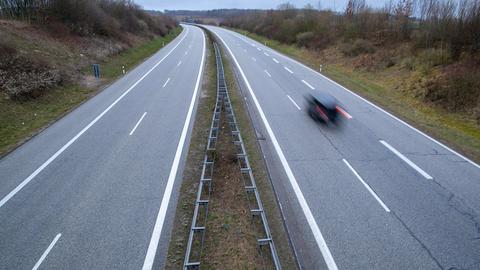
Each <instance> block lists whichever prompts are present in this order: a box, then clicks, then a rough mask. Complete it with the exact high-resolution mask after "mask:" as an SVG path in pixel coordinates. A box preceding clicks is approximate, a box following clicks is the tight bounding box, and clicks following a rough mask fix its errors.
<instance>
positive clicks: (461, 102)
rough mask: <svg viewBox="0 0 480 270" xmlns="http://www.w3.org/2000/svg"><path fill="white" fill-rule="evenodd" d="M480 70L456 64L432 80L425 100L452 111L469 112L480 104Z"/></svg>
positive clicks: (427, 88) (429, 82) (468, 65)
mask: <svg viewBox="0 0 480 270" xmlns="http://www.w3.org/2000/svg"><path fill="white" fill-rule="evenodd" d="M478 78H480V69H478V68H475V67H472V66H471V65H470V64H455V65H451V66H449V67H447V68H445V69H444V70H443V72H442V74H441V75H440V76H438V77H435V78H432V79H430V80H429V81H428V82H427V84H426V88H425V94H424V99H425V100H427V101H430V102H434V103H436V104H439V105H441V106H443V107H445V108H447V109H449V110H452V111H469V112H471V110H472V109H473V108H475V107H478V106H479V103H480V81H479V80H478Z"/></svg>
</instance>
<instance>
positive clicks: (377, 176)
mask: <svg viewBox="0 0 480 270" xmlns="http://www.w3.org/2000/svg"><path fill="white" fill-rule="evenodd" d="M209 29H211V30H212V31H213V32H214V33H215V34H216V36H217V37H218V38H219V39H220V41H221V42H220V43H222V44H223V45H224V48H225V49H226V53H227V55H230V56H231V58H232V61H233V62H234V64H235V65H236V68H237V73H238V75H239V78H240V80H241V81H242V83H243V85H242V87H243V93H244V95H245V98H246V100H247V105H248V108H249V110H250V112H251V114H252V118H253V120H254V125H255V128H256V129H257V133H258V136H259V138H265V140H261V146H262V150H263V152H264V154H265V156H266V160H267V165H268V167H269V171H270V173H271V174H272V180H273V183H274V186H275V189H276V191H277V194H278V196H279V201H280V203H281V205H282V209H283V212H284V214H285V218H286V224H287V226H288V229H289V231H290V234H291V238H292V242H293V244H294V246H295V247H296V251H297V254H298V258H299V261H300V264H301V265H302V267H303V268H304V269H322V268H323V269H326V268H328V269H330V270H332V269H337V268H338V269H480V217H479V213H480V166H479V165H477V164H475V163H473V162H471V161H470V160H468V159H466V158H464V157H462V156H460V155H459V154H457V153H455V152H453V151H451V150H449V149H448V148H446V147H445V146H443V145H441V144H440V143H437V142H436V141H435V140H433V139H431V138H429V137H428V136H426V135H424V134H422V133H420V132H419V131H417V130H416V129H414V128H413V127H411V126H409V125H408V124H406V123H404V122H402V121H401V120H399V119H397V118H396V117H394V116H392V115H390V114H388V113H387V112H385V111H384V110H382V109H381V108H379V107H377V106H375V105H374V104H372V103H370V102H368V101H367V100H364V99H363V98H361V97H359V96H357V95H356V94H354V93H352V92H350V91H349V90H347V89H345V88H343V87H341V86H340V85H338V84H336V83H334V82H332V81H330V80H329V79H327V78H325V77H323V76H322V75H320V74H319V73H317V72H315V71H313V70H311V69H309V68H308V67H306V66H304V65H302V64H300V63H298V62H296V61H294V60H292V59H290V58H288V57H286V56H284V55H282V54H280V53H278V52H276V51H274V50H272V49H270V48H268V47H266V46H264V45H263V44H260V43H258V42H256V41H253V40H251V39H249V38H247V37H245V36H242V35H240V34H238V33H234V32H232V31H229V30H225V29H221V28H217V27H209ZM313 91H325V92H328V93H330V94H332V95H334V96H335V97H337V98H338V100H340V101H341V102H342V103H343V105H344V106H345V108H346V109H347V113H348V114H349V116H348V117H346V118H349V119H346V120H345V121H344V123H343V125H342V127H341V128H326V127H323V126H320V125H318V124H317V123H314V122H313V121H312V120H311V119H310V117H309V116H308V115H307V114H306V113H305V108H304V96H306V95H307V94H308V93H311V92H313ZM350 117H351V118H350Z"/></svg>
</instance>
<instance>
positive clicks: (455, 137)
mask: <svg viewBox="0 0 480 270" xmlns="http://www.w3.org/2000/svg"><path fill="white" fill-rule="evenodd" d="M232 30H234V31H236V32H238V33H241V34H243V35H246V36H248V37H250V38H252V39H254V40H256V41H258V42H261V43H263V44H266V45H267V46H269V47H271V48H272V49H275V50H277V51H279V52H281V53H283V54H285V55H288V56H290V57H292V58H294V59H296V60H298V61H300V62H302V63H304V64H305V65H307V66H309V67H311V68H313V69H315V70H318V68H319V66H320V64H322V65H323V66H324V67H323V71H322V72H323V74H324V75H326V76H327V77H329V78H331V79H333V80H334V81H336V82H338V83H339V84H341V85H343V86H345V87H347V88H349V89H351V90H352V91H355V92H356V93H358V94H360V95H361V96H364V97H365V98H367V99H369V100H371V101H372V102H374V103H376V104H377V105H380V106H381V107H383V108H384V109H386V110H388V111H390V112H392V113H393V114H395V115H397V116H399V117H400V118H402V119H404V120H406V121H407V122H409V123H410V124H412V125H413V126H415V127H417V128H419V129H420V130H422V131H424V132H425V133H427V134H430V135H431V136H433V137H435V138H437V139H439V140H440V141H442V142H444V143H445V144H447V145H449V146H451V147H452V148H454V149H456V150H458V151H459V152H461V153H464V154H465V155H466V156H468V157H470V158H472V159H473V160H475V161H477V162H480V128H479V126H478V124H477V123H475V121H474V120H472V119H471V118H470V117H468V116H467V115H464V114H461V113H451V112H448V111H447V110H445V109H442V108H440V107H438V106H433V105H429V104H427V103H425V102H422V101H421V100H419V99H417V98H415V97H413V96H411V95H406V94H405V93H404V92H401V91H395V89H394V88H395V87H394V83H393V82H394V81H395V83H398V80H399V78H398V77H396V76H397V74H398V73H397V72H395V71H392V72H391V74H386V73H382V74H375V73H370V72H366V71H358V70H354V69H353V68H352V67H351V66H348V65H346V64H342V63H340V62H337V63H335V62H332V63H322V62H321V61H322V60H321V57H319V55H318V54H317V53H316V52H314V51H310V50H307V49H303V48H298V47H297V46H294V45H286V44H282V43H280V42H278V41H275V40H271V39H268V38H265V37H262V36H259V35H256V34H253V33H250V32H247V31H243V30H239V29H232Z"/></svg>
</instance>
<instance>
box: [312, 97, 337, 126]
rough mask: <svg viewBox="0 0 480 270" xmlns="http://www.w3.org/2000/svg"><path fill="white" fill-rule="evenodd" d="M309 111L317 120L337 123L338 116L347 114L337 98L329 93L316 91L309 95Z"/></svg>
mask: <svg viewBox="0 0 480 270" xmlns="http://www.w3.org/2000/svg"><path fill="white" fill-rule="evenodd" d="M307 106H308V107H307V112H308V114H309V115H310V116H311V117H312V118H313V119H314V120H316V121H320V122H322V123H325V124H329V123H332V124H336V123H337V122H338V116H339V115H340V114H341V115H345V111H344V110H343V109H342V108H341V107H340V106H339V103H338V101H337V99H336V98H335V97H333V96H331V95H329V94H327V93H323V92H316V93H314V94H312V95H310V96H308V97H307Z"/></svg>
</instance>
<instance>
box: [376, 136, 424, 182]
mask: <svg viewBox="0 0 480 270" xmlns="http://www.w3.org/2000/svg"><path fill="white" fill-rule="evenodd" d="M380 143H381V144H383V145H384V146H385V147H387V148H388V150H390V151H392V152H393V153H394V154H395V155H396V156H397V157H399V158H401V159H402V160H403V161H405V163H407V164H408V165H410V167H412V168H413V169H414V170H416V171H417V172H418V173H419V174H421V175H422V176H423V177H425V178H426V179H429V180H432V179H433V177H431V176H430V175H429V174H428V173H426V172H425V171H424V170H422V169H421V168H420V167H418V166H417V165H416V164H415V163H413V162H412V161H411V160H410V159H408V158H407V157H406V156H404V155H403V154H402V153H400V152H399V151H398V150H397V149H395V148H393V146H391V145H390V144H388V143H387V142H386V141H384V140H380Z"/></svg>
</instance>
